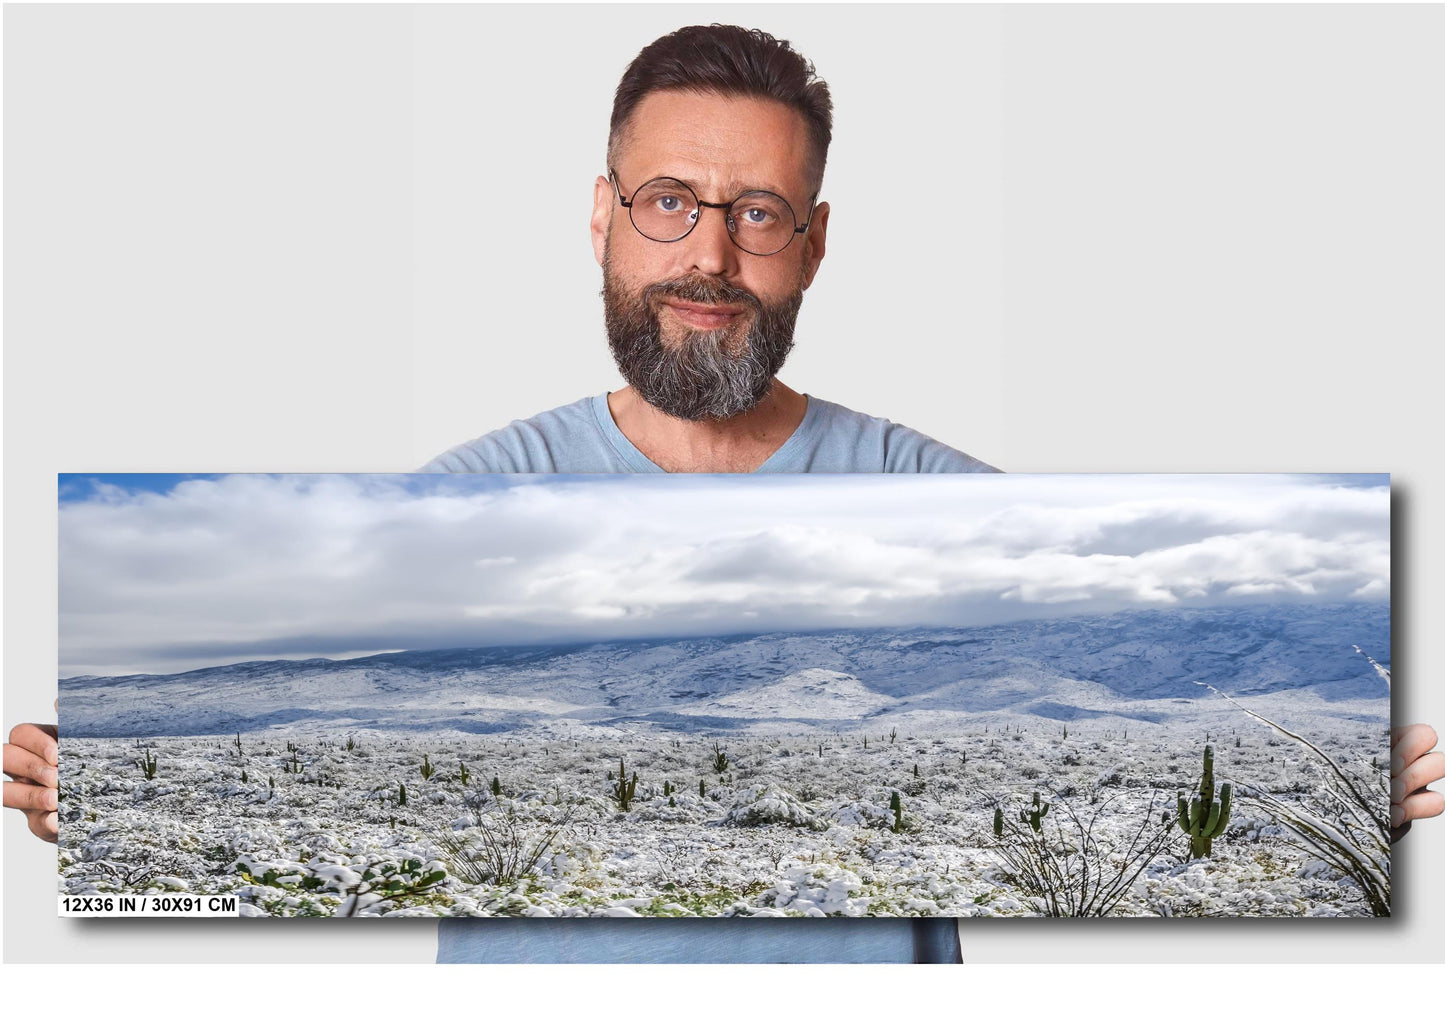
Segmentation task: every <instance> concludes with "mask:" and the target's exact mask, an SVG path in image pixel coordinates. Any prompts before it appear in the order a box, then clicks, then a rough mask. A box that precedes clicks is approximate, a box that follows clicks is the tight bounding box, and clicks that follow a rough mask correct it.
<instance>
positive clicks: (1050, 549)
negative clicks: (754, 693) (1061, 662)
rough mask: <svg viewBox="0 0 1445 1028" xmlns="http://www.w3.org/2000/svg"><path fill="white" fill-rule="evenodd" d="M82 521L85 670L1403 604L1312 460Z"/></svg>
mask: <svg viewBox="0 0 1445 1028" xmlns="http://www.w3.org/2000/svg"><path fill="white" fill-rule="evenodd" d="M60 525H61V551H60V556H61V633H62V635H61V640H62V647H61V648H62V665H63V673H87V672H89V673H112V672H116V671H121V670H175V669H180V668H183V667H195V666H200V665H202V664H207V663H223V662H227V661H231V660H239V659H261V658H266V657H273V656H307V655H331V654H336V653H341V652H349V653H350V652H357V651H364V650H382V649H396V648H408V649H414V648H422V647H429V646H459V645H494V644H505V643H509V642H532V641H540V640H546V639H561V638H579V637H594V636H609V635H622V634H626V635H665V634H671V633H693V632H697V633H705V632H714V631H718V632H721V631H759V630H766V629H771V628H802V627H829V626H837V625H846V624H855V623H861V624H908V623H927V622H936V623H949V622H952V621H959V620H984V619H1006V618H1014V617H1029V616H1047V615H1052V614H1057V613H1060V612H1071V611H1073V610H1082V609H1090V610H1105V609H1117V608H1120V607H1124V606H1135V605H1150V604H1163V605H1175V604H1179V603H1201V604H1203V603H1230V602H1260V601H1277V600H1280V599H1301V598H1308V599H1312V600H1315V601H1325V600H1343V599H1371V600H1383V599H1387V598H1388V595H1389V581H1390V570H1389V495H1388V489H1387V488H1385V487H1383V486H1382V487H1379V488H1346V487H1343V486H1339V485H1336V484H1334V483H1333V481H1332V480H1321V479H1318V478H1312V477H1309V476H1210V475H1200V476H1154V475H1109V476H1104V475H1100V476H1078V475H1066V476H1047V475H1038V476H1030V475H969V476H952V475H919V476H867V475H834V476H813V475H808V476H689V477H682V476H668V477H665V478H664V477H662V476H657V477H656V478H654V477H651V476H616V477H587V478H581V479H560V480H558V479H548V478H543V477H523V476H512V477H509V478H506V479H500V478H498V479H490V480H489V479H484V478H483V477H480V476H341V475H338V476H282V477H276V476H248V475H238V476H231V477H226V478H221V479H217V480H194V481H188V482H184V483H182V484H181V485H179V486H177V487H176V488H175V489H173V490H172V492H170V493H169V494H166V495H157V494H151V493H141V494H137V495H129V494H125V493H122V492H120V491H118V490H109V491H102V492H101V493H100V494H98V495H97V496H96V497H95V498H93V499H90V500H87V501H83V502H73V503H67V504H65V505H63V506H62V508H61V512H60Z"/></svg>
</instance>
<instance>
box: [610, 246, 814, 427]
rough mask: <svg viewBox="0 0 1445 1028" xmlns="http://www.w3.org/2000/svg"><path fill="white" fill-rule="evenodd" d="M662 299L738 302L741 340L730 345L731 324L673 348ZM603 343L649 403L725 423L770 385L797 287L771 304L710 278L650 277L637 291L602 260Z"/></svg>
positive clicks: (785, 345)
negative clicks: (747, 316) (745, 320)
mask: <svg viewBox="0 0 1445 1028" xmlns="http://www.w3.org/2000/svg"><path fill="white" fill-rule="evenodd" d="M663 297H671V298H673V299H676V300H688V301H691V302H693V303H709V304H739V305H745V306H746V307H747V308H748V309H749V310H750V311H751V312H752V324H751V326H750V327H749V329H748V332H747V335H746V336H745V337H744V338H743V339H742V341H741V343H740V345H737V346H736V347H734V348H733V349H734V350H735V351H736V352H731V351H730V349H729V347H728V339H729V336H731V335H732V333H733V331H734V329H733V328H730V327H729V328H721V329H713V330H711V331H703V332H688V333H687V334H686V335H685V336H684V337H683V338H682V340H681V342H680V344H679V345H677V346H666V345H664V344H663V342H662V325H661V322H660V321H659V320H658V316H657V312H656V309H655V307H654V304H655V303H656V302H658V301H659V300H661V299H662V298H663ZM602 301H603V308H604V312H605V315H606V321H607V342H608V345H609V346H610V347H611V348H612V356H613V359H615V360H616V361H617V369H618V370H619V371H621V372H622V377H623V378H624V379H626V380H627V384H628V385H630V386H631V387H632V388H633V389H635V390H636V391H637V394H638V395H639V396H641V397H642V398H643V399H644V400H646V401H647V402H648V403H649V404H651V405H652V406H653V407H656V408H657V409H658V410H660V411H662V412H663V413H664V414H668V415H671V416H672V417H674V418H680V419H682V420H683V421H725V420H727V419H728V418H732V417H736V416H737V415H739V414H744V413H746V412H747V411H750V410H752V409H753V408H754V407H756V406H757V405H758V403H759V402H760V401H761V400H762V398H763V397H764V396H766V395H767V393H768V390H769V389H770V388H771V387H772V384H773V378H774V377H775V376H776V375H777V373H778V371H779V369H781V368H782V366H783V361H785V360H786V359H787V357H788V352H789V351H790V350H792V348H793V328H794V326H795V325H796V324H797V320H798V308H799V307H801V306H802V303H803V291H802V289H801V288H800V289H798V290H797V291H796V292H795V293H793V295H791V296H789V297H787V298H786V299H784V300H783V301H782V302H781V303H779V304H777V305H775V306H769V305H767V304H764V303H763V302H762V301H760V300H759V299H758V298H757V297H755V296H754V295H753V294H752V293H750V292H748V291H747V290H745V289H742V288H740V287H738V286H732V285H728V284H727V283H724V282H717V281H715V280H712V279H700V278H686V279H673V280H671V281H667V282H654V283H653V284H652V285H650V286H648V287H646V288H645V289H643V291H642V294H641V295H640V296H633V295H630V294H628V293H627V292H626V291H624V290H623V289H622V288H621V286H620V285H619V284H618V283H617V281H616V279H615V276H613V274H612V273H611V269H610V268H609V266H608V264H607V262H606V261H605V260H604V262H603V265H602Z"/></svg>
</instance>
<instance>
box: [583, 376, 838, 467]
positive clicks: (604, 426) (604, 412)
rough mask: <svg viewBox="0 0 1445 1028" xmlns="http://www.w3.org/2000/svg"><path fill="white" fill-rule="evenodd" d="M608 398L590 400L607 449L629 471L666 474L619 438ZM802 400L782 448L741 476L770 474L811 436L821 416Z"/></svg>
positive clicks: (811, 403) (817, 408) (818, 407)
mask: <svg viewBox="0 0 1445 1028" xmlns="http://www.w3.org/2000/svg"><path fill="white" fill-rule="evenodd" d="M610 395H611V392H610V391H608V392H605V393H602V394H601V395H599V396H594V397H593V398H592V416H593V418H595V419H596V421H597V430H598V431H599V432H601V433H602V437H603V438H604V439H606V440H607V442H608V445H610V446H611V447H612V449H613V451H614V452H615V453H616V454H617V456H618V458H619V459H620V460H621V461H622V463H623V464H626V465H627V466H628V467H629V468H631V469H632V470H633V471H638V472H650V473H655V474H663V475H665V474H668V472H667V471H665V470H664V469H663V468H661V467H660V466H658V465H657V464H655V463H654V462H653V461H652V460H651V459H650V458H649V457H648V456H647V454H645V453H643V452H642V451H641V450H639V449H638V448H637V447H636V446H635V445H633V442H632V440H631V439H628V438H627V436H625V435H623V434H622V429H620V428H618V427H617V422H615V421H613V420H612V410H611V408H610V407H608V406H607V397H608V396H610ZM803 399H805V400H806V401H807V402H808V406H807V407H806V408H805V409H804V410H803V420H802V421H800V422H798V427H797V428H795V429H793V433H792V435H790V436H788V438H786V439H784V440H783V445H781V446H779V447H778V448H777V449H776V450H774V451H773V452H772V454H771V455H770V456H769V457H768V459H767V460H765V461H763V462H762V463H761V464H759V465H758V466H757V467H756V468H754V469H753V471H752V472H745V473H750V474H756V473H757V472H759V471H771V470H772V468H771V467H770V465H776V464H782V463H784V462H785V461H787V460H788V459H789V457H790V456H791V454H792V453H793V452H794V451H796V450H798V449H800V448H802V446H803V445H804V443H803V441H804V440H805V439H807V438H808V436H810V435H811V434H812V433H813V431H814V425H815V423H816V422H817V420H818V418H819V417H821V416H822V411H821V405H820V404H818V403H815V402H814V398H813V397H812V396H810V395H809V394H808V393H804V394H803Z"/></svg>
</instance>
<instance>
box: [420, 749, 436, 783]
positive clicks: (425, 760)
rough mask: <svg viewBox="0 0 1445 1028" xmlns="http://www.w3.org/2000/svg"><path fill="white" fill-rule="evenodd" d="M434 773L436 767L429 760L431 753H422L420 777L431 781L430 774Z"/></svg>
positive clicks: (425, 780)
mask: <svg viewBox="0 0 1445 1028" xmlns="http://www.w3.org/2000/svg"><path fill="white" fill-rule="evenodd" d="M434 774H436V767H435V766H434V765H433V764H432V762H431V755H430V754H428V753H423V754H422V757H421V778H422V781H424V782H429V781H431V776H432V775H434Z"/></svg>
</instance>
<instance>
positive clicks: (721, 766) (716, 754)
mask: <svg viewBox="0 0 1445 1028" xmlns="http://www.w3.org/2000/svg"><path fill="white" fill-rule="evenodd" d="M712 769H713V770H714V771H715V772H717V773H718V774H722V773H723V772H724V771H726V770H727V769H728V755H727V754H726V753H724V752H723V748H722V747H721V746H719V745H718V744H717V743H713V744H712Z"/></svg>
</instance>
